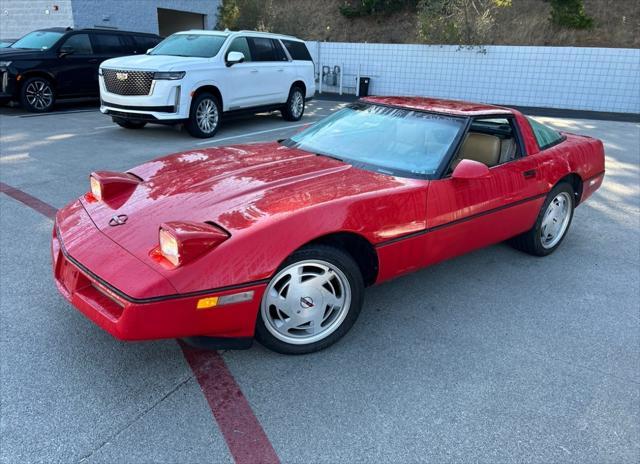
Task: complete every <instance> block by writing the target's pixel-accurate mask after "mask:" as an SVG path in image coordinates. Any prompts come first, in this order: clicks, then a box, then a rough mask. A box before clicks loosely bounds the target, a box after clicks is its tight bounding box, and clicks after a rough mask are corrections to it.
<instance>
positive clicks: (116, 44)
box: [92, 34, 129, 54]
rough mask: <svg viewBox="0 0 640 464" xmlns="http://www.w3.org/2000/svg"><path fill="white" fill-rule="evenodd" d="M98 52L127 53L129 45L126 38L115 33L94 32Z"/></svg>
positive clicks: (94, 41)
mask: <svg viewBox="0 0 640 464" xmlns="http://www.w3.org/2000/svg"><path fill="white" fill-rule="evenodd" d="M92 38H93V44H94V46H95V49H96V53H108V54H119V53H127V52H128V51H129V47H128V46H127V43H126V42H125V38H124V37H122V36H120V35H115V34H92Z"/></svg>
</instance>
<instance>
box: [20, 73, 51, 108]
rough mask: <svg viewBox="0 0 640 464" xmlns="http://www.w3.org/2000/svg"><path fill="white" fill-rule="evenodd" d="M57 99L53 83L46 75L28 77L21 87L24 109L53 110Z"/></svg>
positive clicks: (21, 99) (21, 100)
mask: <svg viewBox="0 0 640 464" xmlns="http://www.w3.org/2000/svg"><path fill="white" fill-rule="evenodd" d="M55 100H56V95H55V91H54V90H53V85H51V82H50V81H49V79H47V78H44V77H32V78H30V79H27V80H26V81H25V82H24V83H23V84H22V87H21V89H20V103H22V107H23V108H24V109H26V110H27V111H31V112H32V113H46V112H47V111H51V109H52V108H53V104H54V103H55Z"/></svg>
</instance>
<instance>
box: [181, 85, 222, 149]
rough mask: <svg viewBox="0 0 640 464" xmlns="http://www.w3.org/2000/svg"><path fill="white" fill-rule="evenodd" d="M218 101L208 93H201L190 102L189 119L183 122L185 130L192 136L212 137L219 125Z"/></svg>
mask: <svg viewBox="0 0 640 464" xmlns="http://www.w3.org/2000/svg"><path fill="white" fill-rule="evenodd" d="M220 114H221V109H220V103H218V99H217V98H216V97H215V96H214V95H212V94H210V93H201V94H200V95H198V96H197V97H195V98H194V99H193V101H192V102H191V110H190V112H189V119H188V120H187V122H186V123H185V128H186V129H187V132H189V134H191V135H192V136H193V137H198V138H200V139H206V138H209V137H213V136H214V135H215V134H216V132H217V131H218V127H219V126H220Z"/></svg>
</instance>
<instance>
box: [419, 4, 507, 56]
mask: <svg viewBox="0 0 640 464" xmlns="http://www.w3.org/2000/svg"><path fill="white" fill-rule="evenodd" d="M510 6H511V0H421V1H420V4H419V5H418V23H419V34H420V37H421V38H422V39H423V40H425V41H427V42H431V43H442V44H458V45H469V46H473V45H483V44H486V43H489V42H490V41H491V31H492V29H493V26H494V22H495V19H494V13H495V10H496V9H498V8H507V7H510Z"/></svg>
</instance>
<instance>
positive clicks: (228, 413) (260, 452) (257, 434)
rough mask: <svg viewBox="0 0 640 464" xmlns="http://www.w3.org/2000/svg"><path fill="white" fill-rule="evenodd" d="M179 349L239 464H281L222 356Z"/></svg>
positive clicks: (189, 348) (201, 351) (188, 348)
mask: <svg viewBox="0 0 640 464" xmlns="http://www.w3.org/2000/svg"><path fill="white" fill-rule="evenodd" d="M180 346H181V347H182V352H183V353H184V357H185V358H186V360H187V362H188V363H189V365H190V366H191V370H192V371H193V373H194V374H195V376H196V379H198V383H199V384H200V388H202V392H203V393H204V396H205V397H206V398H207V401H208V402H209V406H210V407H211V411H212V412H213V416H214V417H215V419H216V422H217V423H218V427H220V431H221V432H222V435H223V436H224V439H225V441H226V442H227V446H228V447H229V451H230V452H231V455H232V456H233V459H234V460H235V462H236V464H254V463H260V464H278V463H279V462H280V459H279V458H278V455H277V454H276V452H275V450H274V449H273V446H271V442H270V441H269V438H268V437H267V435H266V433H265V432H264V430H263V429H262V426H261V425H260V422H259V421H258V418H257V417H256V416H255V414H254V413H253V410H252V409H251V406H250V405H249V402H248V401H247V399H246V398H245V396H244V395H243V394H242V390H240V386H239V385H238V384H237V383H236V381H235V379H234V378H233V375H232V374H231V372H230V371H229V369H228V368H227V365H226V364H225V362H224V359H222V356H220V354H218V353H217V352H215V351H207V350H200V349H198V348H192V347H190V346H187V345H185V344H183V343H180Z"/></svg>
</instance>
